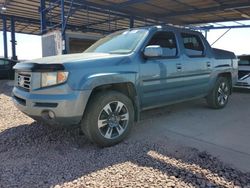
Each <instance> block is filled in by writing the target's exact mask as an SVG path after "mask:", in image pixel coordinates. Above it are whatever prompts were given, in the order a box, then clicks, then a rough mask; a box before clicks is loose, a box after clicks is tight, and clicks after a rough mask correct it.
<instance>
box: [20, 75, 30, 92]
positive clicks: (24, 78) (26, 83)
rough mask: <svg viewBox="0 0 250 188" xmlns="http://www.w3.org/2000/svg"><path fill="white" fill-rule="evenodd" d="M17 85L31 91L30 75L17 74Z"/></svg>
mask: <svg viewBox="0 0 250 188" xmlns="http://www.w3.org/2000/svg"><path fill="white" fill-rule="evenodd" d="M17 85H18V86H19V87H21V88H24V89H26V90H30V89H31V74H29V73H18V75H17Z"/></svg>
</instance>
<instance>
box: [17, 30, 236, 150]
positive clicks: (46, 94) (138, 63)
mask: <svg viewBox="0 0 250 188" xmlns="http://www.w3.org/2000/svg"><path fill="white" fill-rule="evenodd" d="M15 69H16V79H15V80H16V83H15V87H14V89H13V101H14V103H15V105H16V106H17V107H18V108H19V109H20V110H21V111H23V112H24V113H25V114H28V115H29V116H30V117H32V118H34V119H42V120H43V121H46V122H48V123H51V124H64V125H65V124H66V125H70V124H80V125H81V129H82V130H83V132H84V133H85V134H86V136H87V137H88V138H89V139H90V140H91V141H92V142H94V143H96V144H98V145H99V146H111V145H114V144H116V143H118V142H120V141H121V140H123V139H124V138H125V137H126V136H127V135H128V133H129V131H130V130H131V127H132V125H133V122H134V121H137V120H139V116H140V112H141V111H143V110H146V109H149V108H154V107H159V106H163V105H168V104H173V103H177V102H182V101H186V100H191V99H195V98H203V97H204V98H206V99H207V103H208V104H209V106H210V107H212V108H215V109H219V108H223V107H225V106H226V104H227V102H228V98H229V95H230V94H231V88H232V86H233V85H234V84H235V82H236V80H237V60H236V57H235V55H234V54H233V53H231V52H227V51H223V50H218V49H212V48H211V47H210V46H209V44H208V42H207V41H206V40H205V38H204V37H203V35H202V34H201V33H198V32H195V31H191V30H187V29H180V28H175V27H162V26H155V27H146V28H139V29H131V30H124V31H119V32H116V33H113V34H111V35H109V36H107V37H105V38H103V39H101V40H99V41H98V42H96V43H95V44H93V45H92V46H91V47H90V48H89V49H87V50H86V51H85V52H84V53H81V54H74V55H63V56H57V57H48V58H43V59H37V60H32V61H30V62H24V63H19V64H17V65H16V66H15Z"/></svg>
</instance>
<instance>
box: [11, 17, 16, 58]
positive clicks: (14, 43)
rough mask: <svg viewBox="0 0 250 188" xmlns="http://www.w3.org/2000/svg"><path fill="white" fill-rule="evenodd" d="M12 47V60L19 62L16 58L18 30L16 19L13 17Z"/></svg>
mask: <svg viewBox="0 0 250 188" xmlns="http://www.w3.org/2000/svg"><path fill="white" fill-rule="evenodd" d="M11 47H12V59H14V60H17V56H16V29H15V19H14V18H13V17H11Z"/></svg>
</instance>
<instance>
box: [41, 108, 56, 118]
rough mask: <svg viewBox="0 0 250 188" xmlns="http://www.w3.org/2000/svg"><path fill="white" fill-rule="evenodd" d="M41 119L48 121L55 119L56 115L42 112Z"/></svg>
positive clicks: (51, 112)
mask: <svg viewBox="0 0 250 188" xmlns="http://www.w3.org/2000/svg"><path fill="white" fill-rule="evenodd" d="M42 117H43V119H46V120H50V119H55V117H56V115H55V113H54V112H53V111H51V110H46V111H43V112H42Z"/></svg>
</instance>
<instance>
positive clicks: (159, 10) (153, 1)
mask: <svg viewBox="0 0 250 188" xmlns="http://www.w3.org/2000/svg"><path fill="white" fill-rule="evenodd" d="M57 2H60V1H58V0H47V1H46V8H47V12H46V19H47V25H48V27H47V29H49V28H50V27H51V28H52V27H53V28H54V27H57V26H58V27H60V23H61V17H60V15H61V12H60V11H61V8H60V6H54V5H55V4H56V3H57ZM39 6H40V1H39V0H0V9H2V8H1V7H6V10H3V11H2V12H1V14H0V16H3V15H6V16H7V18H9V17H10V16H15V21H16V32H20V33H30V34H40V31H41V30H40V13H39ZM68 14H69V15H70V16H69V19H68V26H67V29H69V30H74V31H84V32H88V31H89V32H112V31H114V30H119V29H123V28H128V27H129V24H130V18H131V17H133V18H134V20H135V21H134V26H135V27H137V26H144V25H152V24H157V23H158V24H164V23H165V24H167V23H170V24H177V25H190V24H204V23H211V22H224V21H235V20H247V19H248V20H249V19H250V1H249V0H238V1H229V0H206V1H200V0H73V1H71V0H65V15H68ZM2 23H3V22H2V21H0V29H2ZM7 26H8V30H9V29H10V21H9V19H8V21H7Z"/></svg>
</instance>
